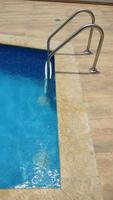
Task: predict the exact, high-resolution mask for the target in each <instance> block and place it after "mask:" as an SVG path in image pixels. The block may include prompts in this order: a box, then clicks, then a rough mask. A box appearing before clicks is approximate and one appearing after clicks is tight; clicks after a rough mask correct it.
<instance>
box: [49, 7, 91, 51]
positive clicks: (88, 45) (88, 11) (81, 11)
mask: <svg viewBox="0 0 113 200" xmlns="http://www.w3.org/2000/svg"><path fill="white" fill-rule="evenodd" d="M83 12H85V13H88V14H89V15H90V16H91V19H92V24H94V23H95V16H94V14H93V12H92V11H90V10H88V9H82V10H79V11H78V12H75V13H74V14H73V15H72V16H71V17H69V18H68V19H67V20H66V21H65V22H64V23H63V24H62V25H61V26H60V27H59V28H57V29H56V30H55V31H54V32H53V33H52V34H51V35H50V37H49V38H48V40H47V51H48V55H49V52H50V40H51V39H52V38H53V36H54V35H56V33H58V32H59V31H60V30H61V29H62V28H63V27H64V26H65V25H66V24H68V22H70V21H71V20H72V19H73V18H74V17H76V16H77V15H78V14H80V13H83ZM92 35H93V29H92V28H91V30H90V34H89V39H88V44H87V48H86V50H85V51H84V52H85V53H86V54H91V51H90V45H91V39H92Z"/></svg>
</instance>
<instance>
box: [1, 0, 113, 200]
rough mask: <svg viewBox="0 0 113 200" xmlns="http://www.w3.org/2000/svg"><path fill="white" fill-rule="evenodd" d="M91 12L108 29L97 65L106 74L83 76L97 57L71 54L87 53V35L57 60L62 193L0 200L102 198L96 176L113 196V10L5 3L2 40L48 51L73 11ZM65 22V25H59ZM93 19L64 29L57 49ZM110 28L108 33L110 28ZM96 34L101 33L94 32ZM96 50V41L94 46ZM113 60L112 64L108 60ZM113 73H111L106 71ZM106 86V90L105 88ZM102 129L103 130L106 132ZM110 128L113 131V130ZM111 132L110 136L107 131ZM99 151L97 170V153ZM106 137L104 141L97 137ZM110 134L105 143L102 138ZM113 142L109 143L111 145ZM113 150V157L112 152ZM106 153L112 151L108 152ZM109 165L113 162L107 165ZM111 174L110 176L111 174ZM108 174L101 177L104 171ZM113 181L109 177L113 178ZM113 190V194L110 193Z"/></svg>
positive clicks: (23, 193)
mask: <svg viewBox="0 0 113 200" xmlns="http://www.w3.org/2000/svg"><path fill="white" fill-rule="evenodd" d="M88 7H89V9H92V10H93V11H94V13H95V15H96V17H97V22H98V23H99V24H100V25H102V27H103V28H104V30H105V33H106V38H105V43H104V48H103V52H102V56H101V58H100V61H99V63H98V65H99V66H100V70H101V71H102V73H101V74H99V75H95V76H92V75H91V76H90V75H79V74H78V72H79V70H80V71H87V70H88V67H89V66H90V65H91V58H92V57H93V56H91V57H90V58H89V57H87V58H86V57H84V56H74V55H68V56H67V55H66V54H67V53H71V54H74V52H77V51H78V52H80V51H81V50H82V51H83V45H84V48H85V45H86V42H87V31H86V32H85V33H83V34H82V35H81V36H80V37H78V38H77V39H76V40H73V42H71V43H70V44H69V45H68V46H66V48H64V49H63V50H62V51H61V52H60V53H65V55H57V56H56V89H57V108H58V126H59V143H60V161H61V183H62V187H61V189H52V190H51V189H42V190H41V189H40V190H39V189H33V190H22V189H21V190H0V200H6V199H7V200H8V199H9V200H10V199H11V200H13V199H16V200H19V199H21V200H30V199H34V200H35V199H36V200H38V199H40V200H41V199H43V200H48V199H49V200H50V199H52V200H60V199H61V200H63V199H65V200H101V199H102V192H101V187H100V182H99V177H98V172H97V166H98V170H99V176H100V178H101V179H100V180H101V183H102V187H103V194H104V198H105V200H112V199H113V198H112V197H113V193H112V192H113V191H112V186H113V182H112V180H113V174H112V173H111V165H112V163H113V162H112V144H113V143H112V142H111V141H110V139H109V138H112V128H113V127H112V114H113V111H112V106H110V105H111V104H112V99H113V98H112V87H111V86H112V84H113V82H112V73H113V71H112V61H113V58H112V55H111V54H109V48H110V51H111V52H112V51H113V49H112V48H113V45H111V42H113V39H112V37H111V36H112V34H111V32H112V30H113V28H112V27H111V24H113V20H112V18H111V17H110V16H112V12H113V8H112V7H108V6H96V5H94V6H93V5H89V6H88V5H85V4H80V5H79V4H63V3H61V4H59V3H48V2H39V1H38V2H36V1H27V0H26V1H24V0H10V1H8V0H0V42H1V43H7V44H16V45H22V46H30V47H35V48H46V41H47V38H48V36H49V35H50V34H51V32H52V31H54V29H55V28H56V27H58V26H59V25H60V24H61V23H62V22H63V21H64V20H65V19H66V18H67V17H68V16H70V14H71V13H73V12H74V11H77V10H79V9H81V8H88ZM56 19H60V21H56ZM86 22H89V21H88V17H87V16H86V15H82V16H81V17H80V21H79V22H78V21H76V22H75V21H74V22H73V23H71V24H70V25H69V26H68V27H67V28H65V29H64V31H62V32H61V33H60V34H59V35H58V36H57V37H55V39H54V42H53V45H52V46H53V47H55V46H56V45H57V44H58V43H59V42H60V41H62V40H64V38H66V37H67V35H69V34H70V32H71V31H72V29H73V30H75V28H76V27H78V26H79V24H84V23H86ZM108 28H109V29H108ZM95 34H96V33H95ZM92 46H93V49H94V47H95V46H96V38H95V39H94V42H93V45H92ZM109 60H110V62H109ZM107 69H109V70H110V73H109V71H108V70H107ZM106 85H107V87H106ZM102 130H103V131H102ZM109 130H110V132H109ZM106 131H107V132H108V133H109V136H108V135H107V133H105V132H106ZM91 133H92V137H93V140H94V146H95V151H96V159H97V166H96V161H95V153H94V148H93V143H92V138H91ZM99 133H100V134H101V135H102V137H99V136H98V134H99ZM103 134H104V135H106V138H107V139H106V141H105V140H104V139H102V138H103ZM109 144H110V145H109ZM109 151H110V153H109ZM106 152H107V153H106ZM104 161H105V162H106V163H109V164H108V165H105V164H104V165H103V163H104ZM107 170H108V171H109V173H107ZM101 171H102V172H103V173H102V172H101ZM109 177H110V179H109ZM109 192H110V194H109Z"/></svg>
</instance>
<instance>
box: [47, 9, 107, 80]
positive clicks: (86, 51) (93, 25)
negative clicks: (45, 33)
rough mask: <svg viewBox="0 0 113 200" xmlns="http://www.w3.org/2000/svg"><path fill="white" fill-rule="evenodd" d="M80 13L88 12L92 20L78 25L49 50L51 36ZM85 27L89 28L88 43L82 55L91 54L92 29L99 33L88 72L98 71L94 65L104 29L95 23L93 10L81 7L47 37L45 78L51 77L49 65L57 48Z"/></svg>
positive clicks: (98, 53)
mask: <svg viewBox="0 0 113 200" xmlns="http://www.w3.org/2000/svg"><path fill="white" fill-rule="evenodd" d="M80 13H87V14H89V16H90V17H91V19H92V22H91V23H90V24H87V25H84V26H82V27H80V28H79V29H78V30H77V31H75V32H74V33H73V34H72V35H71V36H70V37H68V38H67V39H66V40H65V41H64V42H62V43H61V44H60V45H59V46H57V47H56V48H55V49H54V50H52V51H51V50H50V42H51V39H52V38H53V36H54V35H56V34H57V33H58V32H59V31H60V30H61V29H62V28H63V27H64V26H65V25H66V24H68V23H69V22H70V21H71V20H72V19H73V18H74V17H76V16H77V15H79V14H80ZM85 29H90V32H89V38H88V44H87V47H86V50H85V51H84V55H91V54H92V52H91V50H90V46H91V40H92V35H93V29H97V31H98V32H99V33H100V39H99V43H98V47H97V50H96V54H95V58H94V62H93V66H92V67H91V68H89V72H90V73H92V74H95V73H98V70H97V68H96V65H97V61H98V58H99V55H100V51H101V47H102V44H103V40H104V31H103V29H102V28H101V27H100V26H99V25H97V24H95V16H94V14H93V12H92V11H90V10H88V9H85V10H84V9H83V10H79V11H78V12H75V13H74V14H73V15H72V16H70V17H69V18H68V19H67V20H66V21H65V22H64V23H63V24H62V25H61V26H60V27H59V28H57V29H56V30H55V31H54V32H53V33H52V34H51V35H50V36H49V38H48V40H47V63H46V67H45V68H46V69H45V78H46V79H48V78H49V79H51V77H52V66H51V58H52V56H53V55H54V54H55V53H56V52H57V51H58V50H60V49H61V48H62V47H63V46H64V45H66V44H67V43H68V42H69V41H70V40H72V39H73V38H74V37H76V36H77V35H78V34H79V33H81V32H82V31H84V30H85Z"/></svg>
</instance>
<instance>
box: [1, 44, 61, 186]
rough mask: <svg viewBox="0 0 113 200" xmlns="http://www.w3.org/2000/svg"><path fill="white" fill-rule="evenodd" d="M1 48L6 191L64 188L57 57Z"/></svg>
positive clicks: (25, 49)
mask: <svg viewBox="0 0 113 200" xmlns="http://www.w3.org/2000/svg"><path fill="white" fill-rule="evenodd" d="M46 59H47V52H46V51H44V50H37V49H33V48H25V47H18V46H11V45H2V44H1V45H0V188H4V189H5V188H6V189H7V188H59V187H60V163H59V148H58V129H57V109H56V91H55V75H54V74H55V73H54V58H53V59H52V69H53V70H52V71H53V74H52V79H51V80H50V81H47V80H45V77H44V73H45V72H44V70H45V62H46Z"/></svg>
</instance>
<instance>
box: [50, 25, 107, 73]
mask: <svg viewBox="0 0 113 200" xmlns="http://www.w3.org/2000/svg"><path fill="white" fill-rule="evenodd" d="M88 28H92V29H97V31H98V32H99V33H100V40H99V43H98V47H97V50H96V55H95V58H94V62H93V66H92V67H91V68H90V72H91V73H97V72H98V71H97V69H96V65H97V61H98V58H99V55H100V51H101V47H102V44H103V40H104V31H103V29H102V28H101V27H100V26H99V25H97V24H87V25H85V26H82V27H80V28H79V29H78V30H77V31H76V32H74V33H73V34H72V35H71V36H70V37H68V38H67V39H66V40H65V41H64V42H62V43H61V44H60V45H59V46H58V47H56V48H55V49H54V50H53V51H52V52H50V53H49V55H48V60H47V66H48V73H49V68H50V59H51V57H52V56H53V55H54V54H55V53H56V52H57V51H58V50H60V49H61V48H62V47H63V46H64V45H66V44H67V43H68V42H69V41H70V40H72V39H73V38H74V37H76V36H77V35H78V34H79V33H81V32H82V31H84V30H85V29H88Z"/></svg>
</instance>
